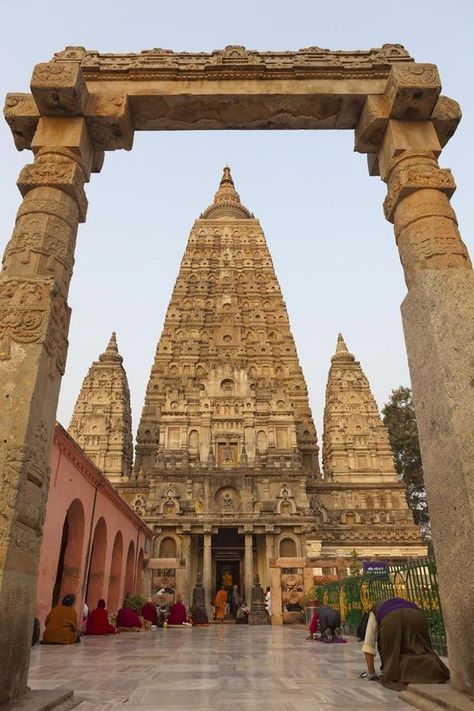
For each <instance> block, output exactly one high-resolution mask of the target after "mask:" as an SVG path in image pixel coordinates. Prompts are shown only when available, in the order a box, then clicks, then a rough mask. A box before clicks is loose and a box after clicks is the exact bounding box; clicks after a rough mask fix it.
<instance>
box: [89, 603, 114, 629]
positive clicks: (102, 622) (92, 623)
mask: <svg viewBox="0 0 474 711" xmlns="http://www.w3.org/2000/svg"><path fill="white" fill-rule="evenodd" d="M116 631H117V630H116V629H115V627H114V626H113V625H111V624H110V622H109V615H108V612H107V610H106V609H105V600H99V602H98V603H97V607H96V609H95V610H92V612H90V613H89V617H88V618H87V622H86V634H115V633H116Z"/></svg>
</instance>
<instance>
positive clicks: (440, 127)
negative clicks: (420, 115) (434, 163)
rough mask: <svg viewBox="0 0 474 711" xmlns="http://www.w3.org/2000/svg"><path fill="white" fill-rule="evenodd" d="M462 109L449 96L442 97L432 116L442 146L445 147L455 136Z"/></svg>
mask: <svg viewBox="0 0 474 711" xmlns="http://www.w3.org/2000/svg"><path fill="white" fill-rule="evenodd" d="M461 116H462V114H461V107H460V106H459V104H458V102H457V101H454V99H450V98H449V97H448V96H440V97H439V98H438V101H437V102H436V106H435V107H434V109H433V113H432V114H431V120H432V121H433V126H434V127H435V131H436V133H437V134H438V140H439V142H440V144H441V146H445V145H446V144H447V142H448V141H449V139H450V138H451V137H452V136H453V135H454V132H455V131H456V129H457V127H458V125H459V122H460V121H461Z"/></svg>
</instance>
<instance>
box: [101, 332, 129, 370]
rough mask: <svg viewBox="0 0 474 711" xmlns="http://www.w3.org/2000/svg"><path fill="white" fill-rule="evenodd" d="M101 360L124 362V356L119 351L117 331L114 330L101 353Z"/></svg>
mask: <svg viewBox="0 0 474 711" xmlns="http://www.w3.org/2000/svg"><path fill="white" fill-rule="evenodd" d="M99 360H100V362H101V363H123V358H122V356H121V355H120V353H119V351H118V346H117V334H116V333H115V331H112V335H111V336H110V341H109V342H108V344H107V348H106V349H105V351H104V352H103V353H101V355H100V356H99Z"/></svg>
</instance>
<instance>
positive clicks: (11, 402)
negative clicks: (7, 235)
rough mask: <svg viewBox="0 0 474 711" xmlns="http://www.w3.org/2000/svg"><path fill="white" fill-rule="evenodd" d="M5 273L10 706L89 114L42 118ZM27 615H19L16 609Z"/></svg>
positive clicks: (62, 340)
mask: <svg viewBox="0 0 474 711" xmlns="http://www.w3.org/2000/svg"><path fill="white" fill-rule="evenodd" d="M32 148H33V150H34V152H35V153H36V158H35V161H34V163H33V164H31V165H27V166H25V168H23V170H22V171H21V173H20V177H19V180H18V187H19V188H20V191H21V193H22V195H23V197H24V199H23V202H22V204H21V206H20V208H19V210H18V214H17V219H16V225H15V229H14V231H13V235H12V238H11V240H10V242H9V243H8V245H7V248H6V251H5V256H4V262H3V270H2V272H1V274H0V443H1V444H0V481H2V482H3V485H2V492H1V501H0V618H1V619H7V616H8V618H9V619H10V624H8V625H5V624H3V625H0V657H1V659H2V674H1V675H0V704H1V703H2V702H4V701H6V700H8V699H12V698H17V697H19V696H21V695H22V694H23V693H25V691H26V679H27V672H28V664H29V657H30V648H31V630H32V626H33V611H34V605H35V595H36V577H37V569H38V558H39V549H40V543H41V532H42V525H43V518H44V511H45V505H46V498H47V493H48V485H49V475H50V469H49V462H50V454H51V441H52V431H53V425H54V419H55V415H56V406H57V401H58V394H59V386H60V381H61V376H62V374H63V372H64V367H65V362H66V352H67V345H68V343H67V334H68V328H69V313H70V311H69V307H68V305H67V294H68V289H69V282H70V279H71V274H72V267H73V263H74V257H73V255H74V247H75V241H76V232H77V226H78V222H83V221H84V220H85V214H86V206H87V201H86V198H85V194H84V190H83V184H84V182H85V181H86V180H88V179H89V175H90V171H91V166H92V159H93V151H92V147H91V144H90V141H89V137H88V133H87V129H86V125H85V122H84V119H82V118H72V119H55V118H52V119H49V118H41V119H40V120H39V123H38V128H37V130H36V133H35V136H34V139H33V143H32ZM19 608H20V609H22V610H23V612H24V614H22V615H16V616H14V617H13V618H12V617H11V614H10V613H11V610H12V609H19Z"/></svg>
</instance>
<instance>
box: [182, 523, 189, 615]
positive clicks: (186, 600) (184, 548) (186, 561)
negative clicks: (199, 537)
mask: <svg viewBox="0 0 474 711" xmlns="http://www.w3.org/2000/svg"><path fill="white" fill-rule="evenodd" d="M190 549H191V534H190V533H188V532H185V533H183V540H182V543H181V557H182V558H183V560H184V564H185V569H184V579H183V598H184V599H183V603H184V604H185V606H186V608H189V607H190V605H191V555H190Z"/></svg>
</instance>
